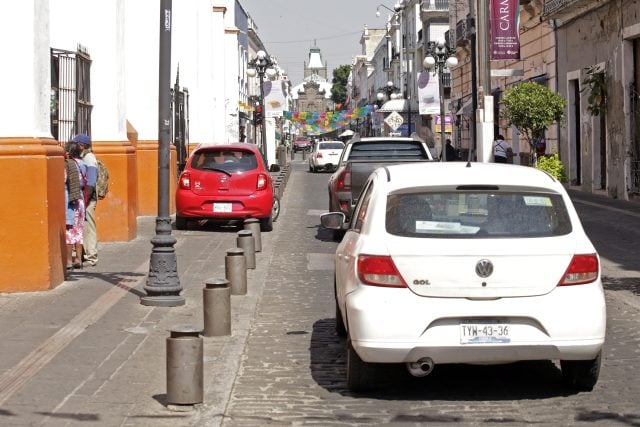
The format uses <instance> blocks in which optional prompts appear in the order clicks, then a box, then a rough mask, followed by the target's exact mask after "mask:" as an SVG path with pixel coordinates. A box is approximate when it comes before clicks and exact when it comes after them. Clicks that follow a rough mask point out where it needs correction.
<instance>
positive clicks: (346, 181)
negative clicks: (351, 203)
mask: <svg viewBox="0 0 640 427" xmlns="http://www.w3.org/2000/svg"><path fill="white" fill-rule="evenodd" d="M336 187H337V188H338V190H339V191H341V190H342V191H350V190H351V169H345V170H343V171H342V173H340V176H338V182H337V183H336Z"/></svg>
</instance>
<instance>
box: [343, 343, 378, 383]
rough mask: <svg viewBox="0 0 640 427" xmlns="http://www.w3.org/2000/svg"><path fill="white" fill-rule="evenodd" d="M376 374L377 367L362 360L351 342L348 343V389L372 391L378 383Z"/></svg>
mask: <svg viewBox="0 0 640 427" xmlns="http://www.w3.org/2000/svg"><path fill="white" fill-rule="evenodd" d="M375 374H376V373H375V365H374V364H373V363H367V362H365V361H363V360H362V359H360V356H358V353H356V351H355V350H354V349H353V346H352V345H351V340H349V341H348V342H347V388H348V389H349V390H351V391H356V392H359V391H369V390H372V389H373V388H375V383H376V375H375Z"/></svg>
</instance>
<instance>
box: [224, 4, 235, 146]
mask: <svg viewBox="0 0 640 427" xmlns="http://www.w3.org/2000/svg"><path fill="white" fill-rule="evenodd" d="M224 22H225V32H224V39H225V43H224V52H223V53H221V54H223V55H224V56H223V57H224V64H223V65H222V67H224V69H225V75H224V78H225V82H224V107H225V108H224V110H225V111H224V124H225V130H224V140H223V141H224V142H238V141H239V140H240V131H239V129H240V121H239V109H238V101H239V100H240V84H239V82H238V62H239V61H240V58H239V55H238V32H239V31H240V30H239V29H238V28H237V27H236V26H235V0H228V5H227V13H225V16H224Z"/></svg>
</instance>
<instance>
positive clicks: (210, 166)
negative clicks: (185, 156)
mask: <svg viewBox="0 0 640 427" xmlns="http://www.w3.org/2000/svg"><path fill="white" fill-rule="evenodd" d="M257 167H258V161H257V159H256V156H255V155H254V154H253V153H252V152H249V151H242V150H202V151H199V152H198V153H196V154H195V155H194V156H193V159H192V161H191V168H193V169H198V170H221V171H225V172H240V171H249V170H254V169H257Z"/></svg>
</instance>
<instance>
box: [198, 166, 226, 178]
mask: <svg viewBox="0 0 640 427" xmlns="http://www.w3.org/2000/svg"><path fill="white" fill-rule="evenodd" d="M202 169H204V170H208V171H216V172H222V173H225V174H227V175H229V176H231V173H229V172H228V171H226V170H224V169H219V168H216V167H210V166H204V167H203V168H202Z"/></svg>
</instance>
